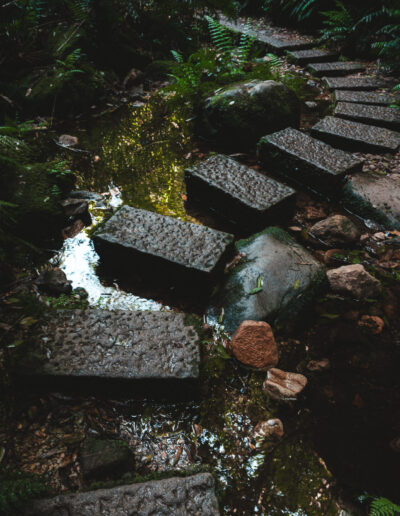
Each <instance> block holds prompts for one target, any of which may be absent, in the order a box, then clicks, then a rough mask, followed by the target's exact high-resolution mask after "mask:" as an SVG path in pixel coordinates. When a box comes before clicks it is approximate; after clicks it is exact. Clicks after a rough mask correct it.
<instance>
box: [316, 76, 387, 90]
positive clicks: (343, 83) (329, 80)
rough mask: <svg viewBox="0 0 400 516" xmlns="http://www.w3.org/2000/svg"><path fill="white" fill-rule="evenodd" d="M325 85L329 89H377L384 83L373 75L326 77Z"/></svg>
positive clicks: (383, 85) (382, 86)
mask: <svg viewBox="0 0 400 516" xmlns="http://www.w3.org/2000/svg"><path fill="white" fill-rule="evenodd" d="M324 83H325V85H326V86H327V87H328V88H329V89H330V90H377V89H378V88H384V87H385V83H384V82H383V81H381V80H379V79H376V78H373V77H326V78H324Z"/></svg>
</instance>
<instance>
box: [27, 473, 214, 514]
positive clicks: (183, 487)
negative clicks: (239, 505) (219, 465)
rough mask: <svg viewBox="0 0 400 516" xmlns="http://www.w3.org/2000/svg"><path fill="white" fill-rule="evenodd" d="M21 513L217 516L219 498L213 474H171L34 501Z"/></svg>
mask: <svg viewBox="0 0 400 516" xmlns="http://www.w3.org/2000/svg"><path fill="white" fill-rule="evenodd" d="M19 514H21V516H55V515H60V516H61V515H62V514H63V515H67V514H68V515H71V516H78V515H79V516H110V515H111V514H112V515H113V516H126V515H128V514H130V515H134V514H137V515H139V514H143V515H144V514H159V515H161V514H170V515H173V514H175V515H179V514H180V515H182V516H183V515H185V514H193V515H194V514H196V515H198V516H218V515H219V514H220V513H219V510H218V501H217V497H216V495H215V489H214V480H213V478H212V476H211V474H210V473H199V474H197V475H192V476H188V477H171V478H166V479H163V480H152V481H150V482H143V483H137V484H130V485H124V486H119V487H112V488H108V489H97V490H95V491H86V492H80V493H73V494H68V495H59V496H55V497H54V498H47V499H43V500H32V501H30V502H29V504H27V505H26V506H25V507H24V508H23V509H21V512H20V513H19Z"/></svg>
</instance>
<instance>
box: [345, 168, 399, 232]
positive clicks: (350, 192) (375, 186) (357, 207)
mask: <svg viewBox="0 0 400 516" xmlns="http://www.w3.org/2000/svg"><path fill="white" fill-rule="evenodd" d="M343 201H344V204H345V206H347V207H348V208H349V209H350V210H352V211H353V212H354V213H357V215H360V216H361V217H364V218H367V219H372V220H375V221H376V222H379V223H380V224H383V225H384V226H386V227H387V228H388V229H397V230H400V174H391V175H387V176H374V175H372V174H356V175H355V176H353V177H352V178H351V180H350V181H349V182H348V183H346V185H345V186H344V189H343Z"/></svg>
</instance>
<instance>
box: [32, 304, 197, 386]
mask: <svg viewBox="0 0 400 516" xmlns="http://www.w3.org/2000/svg"><path fill="white" fill-rule="evenodd" d="M36 342H37V343H38V345H40V346H41V347H42V353H43V354H44V358H43V363H42V364H41V366H40V368H39V367H37V369H36V370H35V371H31V374H34V375H35V376H42V375H44V376H56V377H60V376H61V377H72V378H91V377H92V378H93V377H94V378H104V379H106V378H108V379H114V380H116V379H123V380H151V379H154V380H156V379H161V380H168V379H171V380H172V379H174V380H184V379H196V378H197V377H198V375H199V360H200V354H199V345H198V335H197V333H196V331H195V330H194V328H193V327H192V326H190V325H187V324H186V323H185V315H184V314H179V313H174V312H124V311H113V312H107V311H105V310H97V309H88V310H63V311H61V312H60V313H59V314H58V315H57V317H54V319H50V320H49V321H47V322H45V323H43V325H42V326H41V328H40V330H38V331H37V334H36Z"/></svg>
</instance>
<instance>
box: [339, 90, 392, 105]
mask: <svg viewBox="0 0 400 516" xmlns="http://www.w3.org/2000/svg"><path fill="white" fill-rule="evenodd" d="M334 98H335V100H336V101H337V102H351V103H359V104H375V105H377V106H389V105H390V104H392V103H393V102H394V101H395V96H394V95H390V94H389V93H381V92H374V91H352V90H335V92H334Z"/></svg>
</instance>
